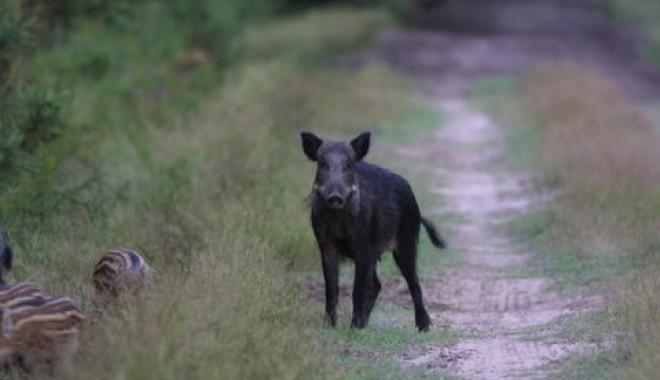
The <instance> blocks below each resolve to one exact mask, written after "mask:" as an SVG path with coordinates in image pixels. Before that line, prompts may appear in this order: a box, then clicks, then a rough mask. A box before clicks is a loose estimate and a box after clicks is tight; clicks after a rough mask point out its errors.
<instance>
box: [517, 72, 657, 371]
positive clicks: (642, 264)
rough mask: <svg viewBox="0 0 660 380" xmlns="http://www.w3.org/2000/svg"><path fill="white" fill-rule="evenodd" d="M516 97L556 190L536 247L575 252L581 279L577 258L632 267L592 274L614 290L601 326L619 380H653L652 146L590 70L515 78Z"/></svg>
mask: <svg viewBox="0 0 660 380" xmlns="http://www.w3.org/2000/svg"><path fill="white" fill-rule="evenodd" d="M519 89H520V95H521V97H522V102H523V103H522V104H523V107H525V108H526V109H528V111H529V112H530V114H531V115H532V117H533V119H534V120H535V121H536V122H537V123H538V125H539V128H540V134H541V135H540V140H539V155H540V164H541V166H542V168H543V169H544V170H545V171H546V172H547V173H548V174H549V177H550V179H551V183H553V184H554V185H556V186H558V187H559V188H560V189H561V195H560V196H559V198H558V200H557V201H556V202H555V203H554V205H553V206H552V212H553V215H555V217H556V218H555V219H554V222H553V224H554V225H553V226H552V227H551V230H550V232H549V234H548V236H546V239H545V240H544V242H546V243H547V244H551V245H553V246H555V247H562V246H563V247H579V249H578V251H577V252H578V253H577V256H578V257H577V263H575V265H574V269H573V270H587V271H589V267H587V266H581V265H579V262H580V261H581V260H590V261H591V262H594V263H597V264H598V263H601V262H607V261H608V260H611V258H612V256H617V257H620V258H621V259H622V260H626V261H628V262H630V263H632V270H629V271H628V272H627V273H626V275H625V276H624V277H623V278H616V277H615V278H613V277H608V276H609V275H611V274H613V273H607V272H600V273H599V276H601V281H602V282H604V283H606V284H609V285H610V288H613V286H612V285H616V286H617V288H616V289H617V290H616V291H615V293H617V295H616V296H615V297H613V304H612V305H613V306H611V308H610V309H611V311H612V312H611V315H612V316H613V318H614V320H613V323H612V324H611V328H612V329H613V330H614V331H617V332H618V333H619V335H617V336H620V337H622V338H621V339H620V341H619V347H618V348H619V352H624V353H626V354H625V355H622V356H621V357H628V359H627V360H625V361H623V362H620V363H619V364H622V365H623V368H624V369H623V371H624V372H625V373H626V374H625V375H622V376H626V377H628V378H630V377H634V378H640V379H651V378H655V377H657V373H656V370H655V369H656V368H657V364H658V363H659V362H660V361H659V360H660V356H659V355H658V353H657V350H656V349H655V347H657V345H658V344H659V343H660V340H659V339H660V335H659V334H658V331H660V308H659V307H658V302H657V294H658V293H659V292H660V282H658V281H657V278H658V271H660V265H659V264H660V236H658V233H657V232H658V228H659V227H660V192H658V189H660V165H658V163H660V149H658V148H657V146H658V142H659V140H660V139H659V138H658V136H657V135H656V134H655V133H654V131H653V128H652V124H651V122H650V121H649V120H647V119H646V118H645V116H643V115H642V114H640V111H639V109H637V108H636V107H635V106H634V105H632V104H630V103H629V102H628V101H627V100H626V99H625V97H624V96H623V95H622V94H621V93H620V91H619V90H618V89H617V88H616V87H615V85H614V84H613V83H612V82H611V81H609V80H608V79H607V78H605V77H604V76H603V75H602V74H600V73H599V72H597V71H596V70H594V69H592V68H588V67H583V66H577V65H572V64H563V65H558V66H549V67H543V68H538V69H535V70H532V71H530V72H529V73H528V74H526V75H525V76H524V77H523V79H522V81H521V83H520V86H519ZM548 237H549V239H548ZM597 266H598V265H596V267H597ZM576 268H577V269H576ZM619 273H620V272H619ZM580 275H581V276H591V275H592V274H590V273H587V272H584V273H581V274H580ZM611 294H612V293H611Z"/></svg>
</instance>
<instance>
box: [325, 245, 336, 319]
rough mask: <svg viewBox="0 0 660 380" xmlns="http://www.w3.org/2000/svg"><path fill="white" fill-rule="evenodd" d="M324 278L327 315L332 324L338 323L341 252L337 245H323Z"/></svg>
mask: <svg viewBox="0 0 660 380" xmlns="http://www.w3.org/2000/svg"><path fill="white" fill-rule="evenodd" d="M321 260H322V262H323V278H324V279H325V315H326V318H327V320H328V323H329V324H330V325H331V326H333V327H334V326H335V325H336V324H337V302H338V297H339V254H338V251H337V247H335V246H334V245H332V244H327V243H326V244H323V246H322V247H321Z"/></svg>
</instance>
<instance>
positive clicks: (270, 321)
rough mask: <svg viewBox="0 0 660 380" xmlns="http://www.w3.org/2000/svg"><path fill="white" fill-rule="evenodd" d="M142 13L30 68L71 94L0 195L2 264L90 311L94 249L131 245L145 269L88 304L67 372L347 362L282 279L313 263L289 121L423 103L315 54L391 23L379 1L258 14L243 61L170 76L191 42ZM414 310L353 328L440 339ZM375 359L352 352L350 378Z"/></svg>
mask: <svg viewBox="0 0 660 380" xmlns="http://www.w3.org/2000/svg"><path fill="white" fill-rule="evenodd" d="M149 10H150V11H149V13H146V14H145V15H144V16H145V18H144V20H143V21H144V23H143V24H140V25H135V26H134V28H137V29H131V30H129V31H126V32H122V31H117V30H115V31H112V32H108V31H107V30H105V29H103V28H97V27H95V26H94V25H91V26H90V27H89V28H84V29H81V30H80V31H79V32H78V33H79V34H74V35H72V36H71V38H70V39H69V41H68V42H67V43H66V44H64V45H63V46H60V47H58V48H57V49H54V50H52V51H45V52H43V53H42V54H39V55H38V56H36V57H35V58H34V60H33V61H31V62H30V63H29V65H28V66H27V67H26V68H25V70H26V71H25V72H26V73H27V74H26V75H29V76H30V77H31V78H32V79H33V80H35V81H43V82H44V83H49V84H52V85H53V86H61V87H62V88H66V91H67V94H68V95H67V96H69V98H70V104H71V106H70V107H68V108H67V110H66V113H67V120H68V122H69V123H70V127H69V128H68V129H67V131H66V133H65V135H64V136H62V137H61V138H60V139H59V140H58V141H57V142H55V143H53V144H52V145H50V146H49V150H48V151H44V152H42V154H43V156H44V161H45V162H46V163H47V165H46V166H44V169H43V172H42V173H41V174H40V176H37V177H35V178H33V179H30V180H29V181H27V182H25V183H23V184H22V185H21V186H19V187H17V188H14V189H11V191H9V192H8V193H5V194H3V198H2V205H3V209H2V210H3V214H2V215H3V219H4V220H5V221H7V222H9V223H8V228H7V233H8V235H9V236H10V241H11V243H12V246H13V247H14V250H15V252H16V263H15V264H16V270H15V278H16V279H17V280H32V281H39V282H41V283H43V284H44V285H45V287H46V288H47V289H48V290H49V291H52V292H56V293H63V294H67V295H69V296H71V297H73V298H74V299H77V300H78V301H79V302H80V303H81V304H82V307H83V309H84V310H85V312H87V313H88V314H89V315H90V316H95V315H97V313H96V310H95V309H94V308H93V306H92V305H91V304H90V302H89V300H90V298H91V291H92V290H91V289H92V286H91V281H90V276H91V272H90V271H91V268H93V265H94V263H95V261H96V260H97V259H98V257H99V255H100V254H101V253H102V252H103V251H104V250H105V249H108V248H111V247H115V246H130V247H135V248H137V249H138V251H140V252H141V253H143V254H144V256H145V257H146V258H147V260H148V261H149V263H150V264H151V265H152V267H154V268H155V270H156V272H157V276H156V277H157V281H156V285H155V286H154V289H152V290H151V291H150V292H149V294H148V295H147V296H146V297H144V299H142V300H141V302H140V303H139V304H138V305H136V306H134V307H132V308H128V309H126V310H121V311H119V312H117V313H113V314H107V315H105V316H96V317H94V318H93V323H92V324H91V325H90V326H89V328H88V329H86V331H85V333H84V336H83V338H82V339H81V341H82V354H81V356H80V357H78V358H76V359H75V360H74V361H73V362H71V363H69V364H68V365H65V366H64V367H63V368H62V369H61V371H62V374H61V375H62V377H64V378H70V379H76V378H89V377H90V376H95V377H98V376H99V374H102V375H100V376H101V377H103V378H164V379H167V378H190V379H194V378H204V379H207V378H273V379H290V378H323V379H326V378H330V379H331V378H341V377H350V376H353V375H351V373H352V372H351V371H352V369H350V368H349V369H347V370H340V371H336V366H337V364H336V360H338V359H337V356H336V355H334V353H333V347H332V346H327V345H325V344H323V341H322V340H320V338H319V335H318V329H319V327H320V326H322V323H323V322H322V313H321V312H320V309H317V308H315V307H314V306H313V305H311V303H310V301H309V300H307V299H305V298H304V297H303V291H302V290H301V289H300V287H299V286H298V285H296V283H295V282H294V281H293V280H292V278H293V277H295V274H296V273H299V272H301V271H302V272H304V271H307V270H310V269H314V270H317V269H318V268H317V267H318V253H317V248H316V244H315V242H314V240H313V236H312V232H311V228H310V227H309V218H308V210H307V209H306V206H305V204H304V199H305V196H306V195H307V193H308V191H309V189H310V187H311V179H312V177H313V170H314V168H313V165H311V164H310V163H309V162H308V161H307V160H306V159H305V157H304V155H303V153H302V151H301V149H300V146H299V141H298V136H297V134H298V132H299V131H300V130H301V129H303V128H309V129H312V130H314V131H315V132H318V133H319V134H323V135H343V136H345V135H352V134H355V133H357V132H358V131H359V130H362V129H364V128H365V126H369V125H385V124H387V123H390V122H392V121H393V120H404V119H405V118H406V117H407V115H411V114H415V113H416V112H418V111H415V110H413V109H412V108H411V104H412V102H410V101H408V99H409V92H408V90H407V88H406V86H405V85H404V84H403V82H402V81H401V79H399V78H398V77H397V76H396V75H394V74H391V73H389V72H388V71H387V70H386V69H384V68H383V67H377V66H368V67H365V68H363V69H359V70H355V71H354V72H350V73H349V72H345V71H340V70H337V69H333V68H330V67H327V66H326V65H325V64H324V63H323V62H321V61H319V60H322V59H324V58H325V57H327V56H330V54H331V53H332V52H335V53H336V52H337V51H345V49H349V48H351V47H355V46H358V45H359V44H360V43H364V42H365V41H366V40H367V36H369V35H372V34H373V33H374V31H375V28H377V27H378V26H379V25H383V23H384V22H386V21H384V14H383V12H382V11H367V10H361V11H359V12H357V11H355V14H354V12H353V10H345V9H332V10H325V11H323V12H313V13H309V14H303V15H300V16H298V17H293V18H290V19H287V20H284V21H281V22H280V23H276V22H273V23H268V24H265V25H262V26H260V27H255V29H253V30H250V31H248V32H247V34H246V35H245V37H244V38H237V40H236V41H237V42H236V44H237V47H236V48H237V50H238V51H240V52H242V53H241V54H242V56H241V58H240V59H239V60H238V61H237V62H240V64H236V65H235V66H230V67H226V68H224V69H223V70H222V71H217V68H216V66H214V65H213V64H206V63H204V62H202V63H200V64H199V65H198V66H197V67H195V68H193V69H191V70H192V71H191V72H189V73H188V72H186V73H182V72H180V71H179V70H180V68H179V67H180V66H178V64H177V62H179V59H182V58H180V57H186V56H188V55H189V54H192V53H191V52H192V51H194V47H193V46H187V45H186V44H187V40H186V39H184V38H183V37H181V36H179V35H177V34H175V35H173V36H171V38H163V37H162V36H167V35H168V33H170V32H171V31H167V28H166V25H163V24H160V21H159V20H161V17H164V16H163V15H162V14H160V13H159V10H158V8H157V7H155V8H149ZM349 16H350V17H349ZM354 16H355V17H354ZM358 21H359V22H358ZM330 29H332V30H330ZM338 31H340V32H338ZM260 38H263V39H264V41H265V42H262V41H260ZM95 41H104V42H103V43H98V44H96V43H94V42H95ZM271 43H273V44H279V45H277V46H278V47H277V48H276V49H271V45H270V44H271ZM243 44H244V45H243ZM316 46H325V47H324V48H323V50H317V48H316ZM151 49H155V50H151ZM260 49H266V50H267V52H265V53H264V52H262V50H260ZM326 54H328V55H326ZM292 55H295V56H296V57H297V58H296V59H291V58H290V57H291V56H292ZM77 57H82V58H84V59H82V58H80V59H82V60H79V58H77ZM87 57H92V58H94V59H93V61H94V62H102V63H103V64H100V65H98V66H97V64H96V63H94V64H92V63H90V62H89V61H87ZM89 59H91V58H89ZM94 70H101V71H98V72H97V71H94ZM421 119H424V117H422V118H421ZM81 184H84V186H82V185H81ZM33 189H38V190H40V191H39V192H34V191H32V190H33ZM44 189H47V190H48V191H42V190H44ZM74 190H75V191H74ZM34 194H36V195H34ZM33 195H34V196H33ZM42 195H43V196H42ZM51 205H53V207H51ZM424 249H425V250H426V249H427V248H424ZM440 254H442V253H439V255H440ZM423 256H431V255H430V254H427V253H424V255H423ZM406 314H412V313H406ZM412 321H413V318H412V315H407V318H406V322H407V323H406V327H405V328H404V327H403V326H400V325H388V324H387V323H385V322H384V323H385V325H383V326H380V325H379V324H378V323H376V326H380V327H379V328H378V329H377V330H374V331H371V332H369V331H368V332H366V333H365V334H364V337H362V338H358V339H361V340H362V342H363V344H364V345H365V346H367V347H368V346H369V344H372V345H378V344H381V343H379V342H381V341H382V342H384V343H382V344H383V345H385V346H388V345H389V347H390V348H391V349H392V350H395V349H398V348H400V347H403V346H406V345H408V344H412V343H414V342H416V341H417V340H419V339H427V340H428V341H430V340H433V339H438V340H443V339H448V338H447V337H446V335H443V334H445V332H443V331H438V332H435V333H432V334H429V335H427V336H425V337H424V336H422V335H419V334H418V333H417V332H415V331H414V330H413V328H411V327H410V326H413V322H412ZM379 332H382V333H383V334H382V335H383V336H385V338H387V339H380V338H378V337H377V333H379ZM343 333H346V334H348V333H347V332H346V331H344V332H343ZM338 334H342V332H338ZM446 334H449V333H446ZM370 341H371V343H369V342H370ZM339 360H343V359H339ZM380 371H381V369H380V368H374V367H370V366H360V367H359V368H357V367H356V368H355V376H362V377H361V378H365V376H366V378H369V376H371V378H374V377H377V375H376V374H378V373H381V372H380ZM370 373H371V375H370ZM401 376H406V375H404V374H402V375H401ZM357 378H360V377H357Z"/></svg>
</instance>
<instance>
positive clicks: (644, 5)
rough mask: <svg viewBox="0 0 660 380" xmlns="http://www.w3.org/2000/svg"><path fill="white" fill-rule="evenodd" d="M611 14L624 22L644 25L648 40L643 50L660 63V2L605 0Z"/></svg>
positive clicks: (651, 58)
mask: <svg viewBox="0 0 660 380" xmlns="http://www.w3.org/2000/svg"><path fill="white" fill-rule="evenodd" d="M604 2H605V4H606V5H607V7H608V8H609V11H610V14H611V15H612V16H613V17H614V18H615V19H616V20H619V21H621V22H624V23H632V24H639V25H642V26H643V27H644V28H645V29H646V30H647V32H648V41H647V42H646V43H645V44H644V46H642V52H643V53H644V55H646V56H647V57H648V58H649V59H650V60H651V61H652V62H654V63H655V64H656V65H660V22H658V20H660V4H659V3H658V2H657V1H655V0H604Z"/></svg>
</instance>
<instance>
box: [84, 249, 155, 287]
mask: <svg viewBox="0 0 660 380" xmlns="http://www.w3.org/2000/svg"><path fill="white" fill-rule="evenodd" d="M93 280H94V287H95V288H96V291H97V294H101V295H109V296H112V297H120V296H124V295H135V294H137V293H138V292H139V291H140V290H142V288H144V287H145V286H146V285H147V283H148V282H149V281H150V280H151V268H150V267H149V265H148V264H147V263H146V262H145V260H144V258H142V256H140V255H139V254H138V253H137V252H135V251H133V250H130V249H123V248H122V249H114V250H110V251H108V252H106V253H104V254H103V256H101V259H100V260H99V261H98V263H97V264H96V267H95V268H94V275H93Z"/></svg>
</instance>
